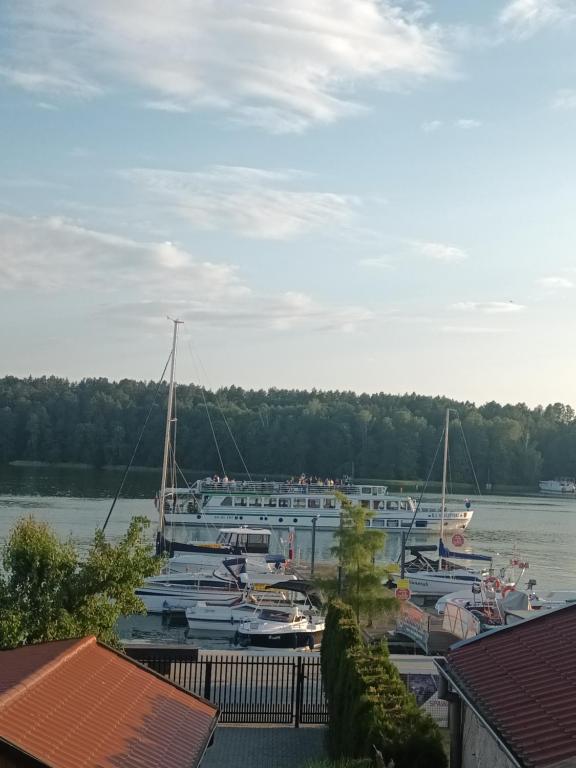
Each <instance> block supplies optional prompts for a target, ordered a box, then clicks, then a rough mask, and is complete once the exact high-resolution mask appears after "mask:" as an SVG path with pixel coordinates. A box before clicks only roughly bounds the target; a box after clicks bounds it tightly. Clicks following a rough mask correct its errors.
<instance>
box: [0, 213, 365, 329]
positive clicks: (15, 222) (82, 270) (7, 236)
mask: <svg viewBox="0 0 576 768" xmlns="http://www.w3.org/2000/svg"><path fill="white" fill-rule="evenodd" d="M1 291H4V292H7V291H20V292H23V293H24V294H25V296H26V300H27V301H30V300H32V297H33V295H34V294H38V293H41V294H43V295H44V296H45V297H46V298H47V299H50V298H52V300H53V301H54V302H56V303H57V304H59V303H60V302H62V301H67V302H69V303H70V302H72V303H74V301H75V297H77V296H81V297H82V304H83V305H84V307H85V310H86V311H93V309H90V307H93V306H94V305H99V306H100V307H102V309H100V310H99V313H100V314H101V315H102V316H104V317H106V318H109V319H113V318H116V319H131V320H133V321H134V322H138V323H140V322H148V323H149V322H155V321H156V320H159V319H161V318H164V317H165V316H166V315H167V314H178V316H181V317H182V319H188V320H193V321H194V322H195V323H205V324H208V325H210V326H216V327H225V328H229V329H234V328H237V327H251V328H255V329H260V330H265V329H272V330H277V331H289V330H292V329H302V330H310V331H314V330H327V331H337V332H344V333H348V332H352V331H354V330H356V329H357V328H359V327H360V326H361V325H363V324H366V323H367V322H369V321H371V320H372V319H373V318H374V314H373V312H372V311H370V310H367V309H365V308H364V307H356V306H337V307H333V306H332V305H323V304H322V303H320V302H318V301H316V300H315V299H314V298H313V297H312V296H310V295H308V294H305V293H302V292H291V291H284V292H278V293H274V292H267V293H265V294H259V293H256V292H255V291H254V290H252V289H251V288H250V287H249V286H248V285H247V284H246V282H245V281H244V280H243V279H241V277H240V276H239V274H238V270H237V268H236V267H235V266H234V265H232V264H219V263H214V262H209V261H204V260H201V259H199V258H197V257H194V256H193V255H192V254H190V253H189V252H188V251H186V250H185V249H183V248H181V247H180V246H178V245H176V244H174V243H171V242H163V243H148V242H138V241H135V240H132V239H129V238H124V237H120V236H118V235H115V234H110V233H107V232H99V231H95V230H89V229H86V228H84V227H80V226H78V225H77V224H74V223H73V222H69V221H65V220H63V219H61V218H49V219H38V218H28V219H27V218H20V217H16V216H7V215H0V292H1ZM159 297H160V298H159Z"/></svg>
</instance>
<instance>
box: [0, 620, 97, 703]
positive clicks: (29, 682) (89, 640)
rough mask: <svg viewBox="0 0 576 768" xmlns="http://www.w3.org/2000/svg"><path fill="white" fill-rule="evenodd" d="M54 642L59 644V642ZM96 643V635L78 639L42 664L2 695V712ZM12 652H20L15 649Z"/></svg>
mask: <svg viewBox="0 0 576 768" xmlns="http://www.w3.org/2000/svg"><path fill="white" fill-rule="evenodd" d="M67 640H74V638H67ZM52 642H59V641H58V640H56V641H52ZM95 643H96V637H95V636H94V635H88V636H86V637H80V638H77V639H76V642H75V643H74V645H72V646H70V647H69V648H66V649H65V650H62V651H61V652H60V653H59V654H58V655H57V656H56V657H55V658H54V659H52V661H49V662H48V663H45V664H42V666H41V667H40V669H38V670H37V671H35V672H32V674H30V675H28V676H27V677H25V678H24V679H23V680H21V681H20V682H19V683H18V684H17V685H15V686H14V687H13V688H10V689H9V690H8V691H6V693H4V694H2V693H0V710H2V709H4V708H5V707H7V706H8V705H9V704H11V703H12V702H13V701H14V699H16V698H18V697H19V696H21V695H22V694H23V693H25V692H26V691H28V690H29V689H30V688H31V687H32V686H34V685H36V684H37V683H39V682H40V681H41V680H43V679H44V678H45V677H47V676H48V675H50V674H51V673H52V672H54V671H55V670H56V669H58V668H59V667H61V666H62V664H64V663H65V662H67V661H69V660H70V659H71V658H72V657H73V656H76V655H77V654H78V653H80V652H81V651H83V650H85V649H86V648H88V646H91V645H94V644H95ZM43 644H44V643H33V644H31V645H28V646H21V647H22V648H33V647H34V645H43ZM12 650H18V649H16V648H13V649H12Z"/></svg>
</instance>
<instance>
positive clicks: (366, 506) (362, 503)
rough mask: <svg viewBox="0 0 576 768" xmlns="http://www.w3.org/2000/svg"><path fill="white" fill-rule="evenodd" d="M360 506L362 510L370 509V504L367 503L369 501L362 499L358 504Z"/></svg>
mask: <svg viewBox="0 0 576 768" xmlns="http://www.w3.org/2000/svg"><path fill="white" fill-rule="evenodd" d="M360 504H361V505H362V507H363V508H364V509H370V502H369V501H366V499H362V501H361V502H360Z"/></svg>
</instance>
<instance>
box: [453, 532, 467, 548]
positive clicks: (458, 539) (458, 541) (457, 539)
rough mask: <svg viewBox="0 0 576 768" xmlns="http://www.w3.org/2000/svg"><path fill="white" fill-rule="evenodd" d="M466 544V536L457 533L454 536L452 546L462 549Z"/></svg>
mask: <svg viewBox="0 0 576 768" xmlns="http://www.w3.org/2000/svg"><path fill="white" fill-rule="evenodd" d="M463 544H464V536H462V534H461V533H455V534H454V536H452V546H454V547H461V546H462V545H463Z"/></svg>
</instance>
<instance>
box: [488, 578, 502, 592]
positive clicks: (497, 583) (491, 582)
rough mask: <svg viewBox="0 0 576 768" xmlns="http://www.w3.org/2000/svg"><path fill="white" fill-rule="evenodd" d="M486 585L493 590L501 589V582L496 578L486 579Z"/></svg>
mask: <svg viewBox="0 0 576 768" xmlns="http://www.w3.org/2000/svg"><path fill="white" fill-rule="evenodd" d="M486 584H489V585H490V586H491V587H492V589H494V590H496V589H500V581H499V580H498V579H497V578H496V576H489V577H488V578H487V579H486Z"/></svg>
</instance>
